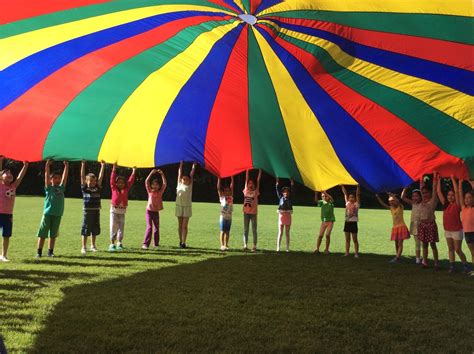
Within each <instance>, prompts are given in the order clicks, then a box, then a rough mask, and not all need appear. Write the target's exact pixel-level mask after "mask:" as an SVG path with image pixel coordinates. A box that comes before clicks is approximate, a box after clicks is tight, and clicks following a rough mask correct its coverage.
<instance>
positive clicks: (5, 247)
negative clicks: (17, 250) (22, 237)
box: [2, 237, 10, 258]
mask: <svg viewBox="0 0 474 354" xmlns="http://www.w3.org/2000/svg"><path fill="white" fill-rule="evenodd" d="M9 244H10V237H4V238H3V244H2V256H3V257H5V258H7V253H8V245H9Z"/></svg>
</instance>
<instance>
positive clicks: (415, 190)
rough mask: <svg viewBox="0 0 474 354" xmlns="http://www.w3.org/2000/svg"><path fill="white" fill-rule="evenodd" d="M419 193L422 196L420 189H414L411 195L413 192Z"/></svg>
mask: <svg viewBox="0 0 474 354" xmlns="http://www.w3.org/2000/svg"><path fill="white" fill-rule="evenodd" d="M415 193H418V195H419V196H420V197H421V191H420V190H419V189H414V190H412V191H411V196H412V197H413V194H415Z"/></svg>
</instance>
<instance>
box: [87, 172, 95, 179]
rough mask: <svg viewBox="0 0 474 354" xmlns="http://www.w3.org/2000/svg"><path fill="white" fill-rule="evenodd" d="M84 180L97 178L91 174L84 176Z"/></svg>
mask: <svg viewBox="0 0 474 354" xmlns="http://www.w3.org/2000/svg"><path fill="white" fill-rule="evenodd" d="M86 178H89V179H90V178H97V177H96V176H95V174H93V173H88V174H87V175H86Z"/></svg>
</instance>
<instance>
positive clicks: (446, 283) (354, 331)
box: [0, 197, 474, 353]
mask: <svg viewBox="0 0 474 354" xmlns="http://www.w3.org/2000/svg"><path fill="white" fill-rule="evenodd" d="M66 203H67V204H66V213H65V216H64V218H63V222H62V227H61V233H62V234H61V237H60V238H58V240H57V246H56V248H55V253H56V255H57V257H56V258H54V259H48V258H46V257H44V258H43V259H41V261H39V262H38V261H36V260H35V259H34V255H35V250H36V245H35V244H36V237H35V234H36V230H37V226H38V224H39V221H40V218H41V213H42V199H41V198H23V197H22V198H18V199H17V205H16V209H15V210H16V212H15V227H14V236H13V238H12V242H11V249H10V253H9V257H10V259H11V260H12V261H11V262H10V263H8V264H6V263H5V264H0V334H1V335H2V336H3V337H4V339H5V341H6V345H7V348H8V349H9V350H10V351H11V352H36V353H53V352H77V353H79V352H80V353H89V352H94V353H95V352H97V353H105V352H136V353H151V352H170V351H171V352H189V351H194V352H195V351H198V352H209V351H213V352H215V351H219V352H244V351H245V352H261V351H265V352H268V351H273V352H274V351H279V352H280V351H305V352H309V351H311V352H315V351H319V352H322V351H325V352H327V351H329V352H337V351H346V352H347V351H370V352H375V351H377V352H381V351H383V352H401V351H410V352H412V351H417V352H430V351H432V352H446V351H450V352H452V351H460V352H466V353H467V352H470V353H472V352H473V350H474V327H473V325H472V320H473V318H474V310H473V298H474V278H473V277H467V276H464V275H462V274H460V273H458V274H453V275H451V274H448V273H447V272H446V271H445V270H442V271H434V270H433V269H427V270H422V269H419V268H418V267H417V266H415V265H414V259H413V256H414V244H413V241H412V240H409V241H408V242H406V248H405V256H406V258H405V259H403V261H402V262H401V263H399V264H395V265H392V264H388V260H389V259H390V257H391V256H392V254H393V251H394V250H393V248H394V246H393V244H392V243H391V242H390V241H389V238H390V237H389V235H390V227H391V218H390V215H389V212H388V211H377V210H361V215H360V216H361V222H360V225H359V228H360V244H361V253H362V255H361V258H360V259H354V258H353V257H350V258H344V257H342V256H341V252H343V250H344V236H343V233H342V227H343V210H342V209H338V210H337V214H336V217H337V219H338V221H337V222H336V226H335V229H334V233H333V242H332V247H331V249H332V252H333V253H332V254H330V255H327V256H326V255H313V254H312V253H311V251H312V250H313V249H314V244H315V235H316V233H317V230H318V229H319V224H320V222H319V210H318V209H316V208H305V207H297V208H296V209H295V213H294V215H293V217H294V218H293V220H294V225H293V231H292V245H291V249H292V252H290V253H289V254H287V253H280V254H277V253H275V252H273V250H274V249H275V245H276V232H277V214H276V211H275V210H276V206H261V207H260V212H259V232H260V236H259V246H260V248H261V250H262V251H260V252H258V253H257V254H250V253H242V252H241V251H240V249H241V247H242V236H241V235H242V215H241V213H239V212H236V213H235V215H234V221H233V227H232V235H231V246H232V247H233V248H234V250H233V251H231V252H228V253H226V254H223V253H222V252H220V251H218V247H219V241H218V223H217V221H218V216H219V205H218V204H217V203H216V204H199V203H195V204H194V207H193V212H194V216H193V218H192V219H191V222H190V232H189V238H188V245H189V247H190V248H189V249H187V250H181V249H179V248H177V247H176V246H177V244H178V238H177V232H176V230H175V228H176V220H175V217H174V214H173V213H174V205H173V203H165V211H164V212H163V213H162V214H161V231H162V239H161V244H162V246H161V247H160V248H159V249H158V250H150V251H142V250H141V249H140V246H141V242H142V239H143V233H144V229H145V221H144V208H145V203H144V202H131V205H130V207H129V210H128V212H127V217H126V232H125V240H124V245H125V247H126V248H127V249H126V250H125V251H124V252H122V253H116V254H110V253H108V252H106V251H105V250H106V248H107V246H108V232H107V230H108V222H109V217H108V213H107V210H108V208H107V207H104V212H103V216H102V226H103V231H104V233H103V235H102V236H100V238H99V239H98V246H99V252H97V253H96V254H91V253H88V254H87V256H85V257H84V256H81V254H80V249H81V244H80V236H79V231H80V226H81V216H82V215H81V214H82V212H81V201H80V200H72V199H68V200H67V202H66ZM107 205H108V202H107V201H104V206H107ZM236 210H240V208H239V207H237V208H236ZM408 217H409V213H407V215H406V219H408ZM438 220H440V218H439V217H438ZM439 248H440V256H441V258H442V259H443V260H445V258H446V256H447V250H446V245H445V242H444V239H443V237H441V242H440V243H439ZM464 248H465V251H467V247H464ZM443 265H444V267H445V268H446V262H445V261H444V264H443Z"/></svg>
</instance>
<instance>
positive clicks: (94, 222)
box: [81, 161, 105, 255]
mask: <svg viewBox="0 0 474 354" xmlns="http://www.w3.org/2000/svg"><path fill="white" fill-rule="evenodd" d="M104 166H105V163H104V162H102V163H101V164H100V172H99V178H97V177H96V176H95V174H93V173H88V174H87V175H86V162H85V161H82V164H81V189H82V199H83V201H84V217H83V221H82V228H81V236H82V249H81V253H82V254H83V255H84V254H86V252H87V237H89V236H91V252H97V247H96V245H95V240H96V237H97V236H98V235H100V208H101V203H100V198H101V193H102V179H103V178H104Z"/></svg>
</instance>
